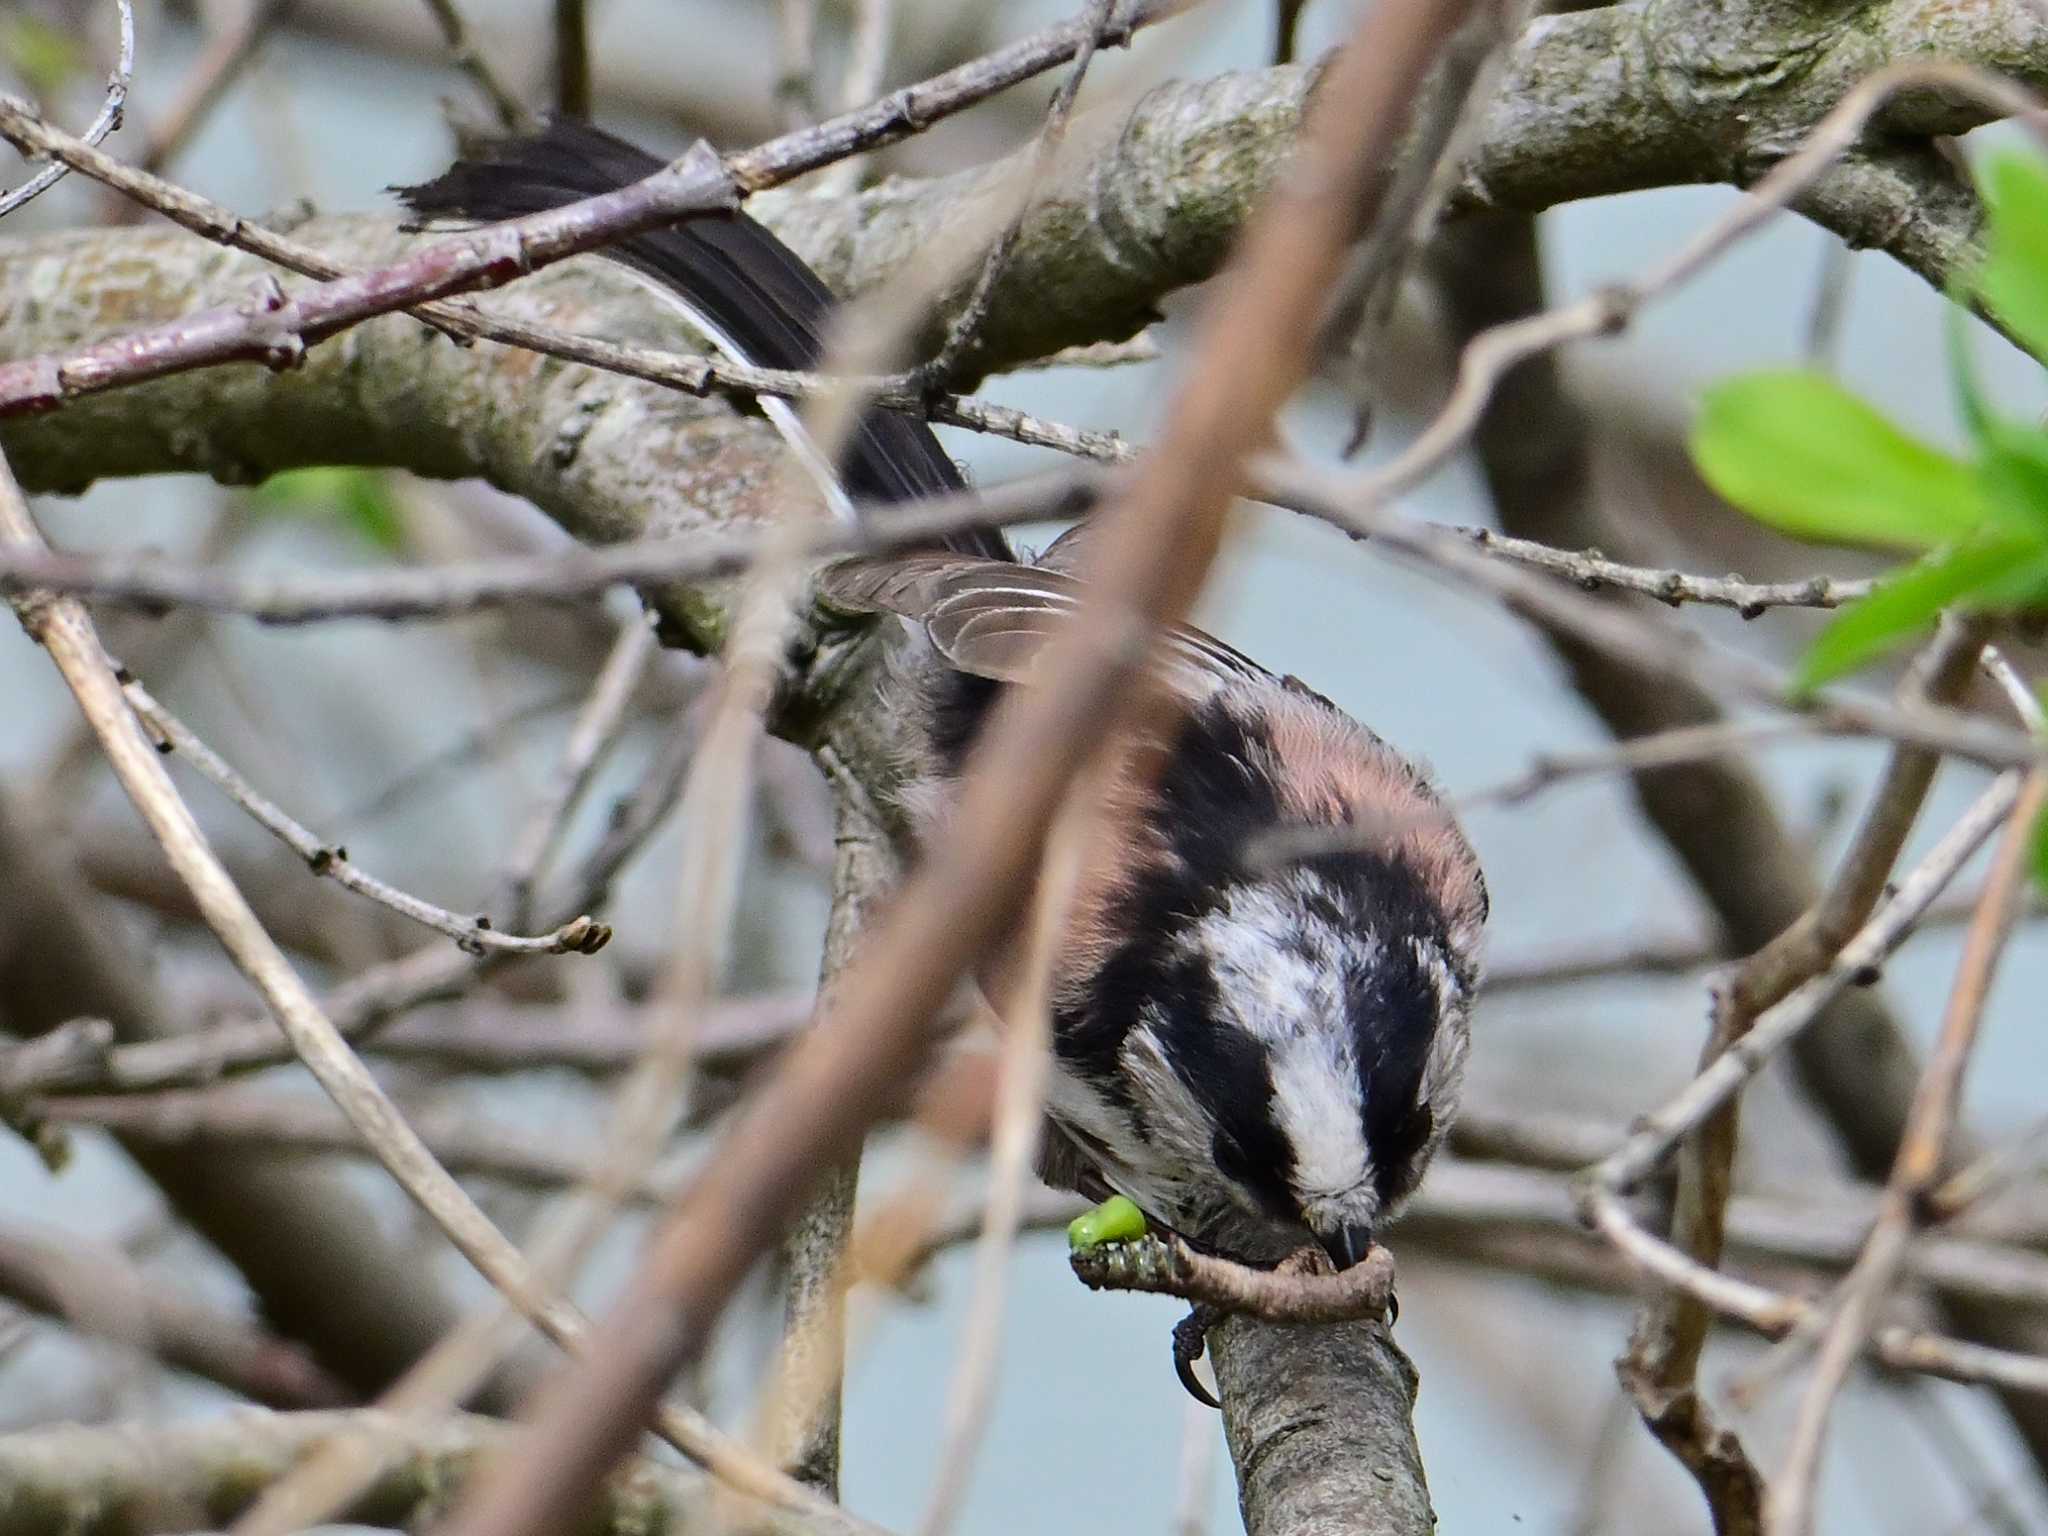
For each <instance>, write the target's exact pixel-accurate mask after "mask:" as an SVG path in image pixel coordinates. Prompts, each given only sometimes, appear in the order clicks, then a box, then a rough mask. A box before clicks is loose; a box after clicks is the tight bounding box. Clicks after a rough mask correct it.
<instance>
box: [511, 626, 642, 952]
mask: <svg viewBox="0 0 2048 1536" xmlns="http://www.w3.org/2000/svg"><path fill="white" fill-rule="evenodd" d="M654 651H655V642H654V630H653V627H652V626H651V625H650V624H649V623H648V622H647V620H646V618H645V616H644V615H636V616H635V617H634V618H633V619H631V620H629V621H628V622H627V623H626V624H625V625H624V626H623V627H622V628H621V629H620V631H619V638H618V640H617V641H616V642H615V643H614V644H613V646H612V650H611V654H610V655H609V656H607V657H606V658H605V663H604V667H603V668H602V670H600V671H599V673H598V675H597V681H596V682H595V683H594V684H592V685H591V690H590V697H589V698H588V699H587V700H586V701H585V703H584V705H583V708H582V709H581V710H580V711H578V713H577V716H576V723H575V724H574V725H572V726H571V727H570V728H569V739H568V740H567V741H566V742H564V743H563V746H562V756H561V759H560V761H559V762H557V763H556V765H555V770H554V773H553V775H552V776H551V777H550V779H549V781H548V786H547V788H546V790H545V791H544V792H543V794H542V795H541V798H540V800H539V801H538V803H537V804H535V805H534V807H533V809H532V810H531V811H530V812H529V813H528V816H527V819H526V822H525V824H524V826H523V827H522V828H521V829H520V832H519V835H518V836H517V837H516V838H514V839H513V843H512V851H511V852H510V853H509V854H508V855H507V856H506V859H505V868H504V870H503V872H502V873H501V874H500V876H499V888H500V893H501V894H500V895H499V897H498V902H499V905H500V906H501V907H502V908H503V910H504V911H505V913H506V914H507V919H506V920H507V921H508V922H510V923H511V925H512V926H513V927H514V928H524V927H525V926H526V925H527V924H528V923H530V922H532V921H533V887H534V882H535V881H536V880H537V879H539V878H540V875H541V871H542V869H543V867H544V866H545V865H546V863H547V860H548V855H549V854H550V853H551V852H552V851H553V849H554V846H555V843H556V840H557V839H558V838H560V836H561V835H562V829H563V827H564V826H565V825H566V824H567V822H568V820H569V817H570V814H571V813H572V812H573V811H574V810H575V809H576V805H577V802H578V801H579V800H580V799H581V798H582V796H583V792H584V791H585V790H586V789H587V788H588V787H589V785H590V779H591V775H592V774H594V773H595V772H596V771H597V769H598V766H599V765H600V764H601V763H602V762H603V761H604V757H605V753H606V752H607V751H609V750H610V748H611V746H612V745H613V743H615V742H616V741H617V740H618V737H619V732H620V731H621V730H622V729H623V728H624V726H625V724H626V720H627V709H628V707H629V706H630V705H631V704H632V702H633V693H634V690H635V689H636V688H638V687H639V684H640V678H641V675H642V674H643V673H644V672H645V671H646V670H647V663H648V662H649V661H650V660H651V659H652V658H653V655H654Z"/></svg>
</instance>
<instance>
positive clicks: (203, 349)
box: [0, 0, 1186, 416]
mask: <svg viewBox="0 0 2048 1536" xmlns="http://www.w3.org/2000/svg"><path fill="white" fill-rule="evenodd" d="M1184 3H1186V0H1140V3H1139V4H1138V5H1137V6H1136V9H1135V10H1134V12H1133V14H1132V15H1131V16H1130V17H1128V18H1127V20H1126V23H1125V25H1124V27H1123V32H1122V35H1128V34H1129V33H1130V32H1131V31H1133V30H1135V29H1136V28H1137V27H1138V26H1140V25H1142V24H1144V23H1145V22H1147V21H1152V20H1157V19H1159V18H1160V17H1161V16H1163V15H1166V14H1170V13H1171V12H1172V11H1173V10H1175V9H1177V8H1178V7H1179V6H1180V5H1181V4H1184ZM1094 37H1095V34H1094V33H1093V32H1091V31H1089V30H1087V29H1086V28H1083V27H1079V26H1076V25H1074V24H1072V23H1069V24H1067V25H1065V26H1058V27H1051V28H1048V29H1046V30H1045V31H1042V32H1039V33H1037V34H1035V35H1033V36H1032V37H1029V38H1026V39H1023V40H1022V41H1020V42H1017V43H1013V44H1011V45H1009V46H1008V47H1005V48H1001V49H997V50H996V51H994V52H993V53H990V54H987V55H984V56H983V57H982V58H979V59H976V60H973V61H972V62H970V63H968V64H964V65H961V66H959V67H958V68H955V69H952V70H948V71H946V72H945V73H943V74H940V75H937V76H934V77H933V78H932V79H930V80H927V81H923V82H921V83H920V84H918V85H914V86H909V87H906V88H905V89H903V90H901V91H895V92H892V93H890V95H888V96H886V97H884V98H882V99H881V100H880V101H877V102H875V103H873V104H871V105H869V106H867V107H863V108H861V109H859V110H857V111H854V112H849V113H846V114H844V115H842V116H840V117H838V118H834V119H833V120H832V121H830V122H826V123H821V124H819V125H818V126H817V127H816V128H812V129H806V130H803V131H801V132H799V133H794V134H785V135H783V136H782V137H781V138H778V139H772V140H770V141H769V142H767V143H766V144H763V145H760V146H758V147H756V148H754V149H751V150H747V151H744V152H741V153H739V154H735V155H731V156H727V157H725V158H724V159H723V160H721V159H720V158H719V157H718V156H717V155H715V154H714V153H713V152H712V151H711V150H710V149H709V148H708V146H705V145H702V144H699V145H696V146H693V147H692V148H691V149H690V150H688V151H686V152H685V153H684V154H683V155H682V156H681V157H680V158H679V159H677V160H675V161H673V162H671V163H670V164H669V165H667V166H665V167H663V168H662V169H661V170H660V171H657V172H655V173H654V174H653V175H651V176H649V177H647V178H646V179H644V180H642V181H639V182H635V183H633V184H632V185H630V186H627V187H622V188H619V189H617V190H616V191H612V192H607V193H603V194H600V195H598V196H596V197H590V198H585V199H582V200H580V201H578V202H574V203H569V204H565V205H564V206H562V207H560V208H555V209H552V210H549V211H547V212H545V213H539V214H533V215H529V216H528V217H526V218H523V219H515V220H512V221H510V222H508V223H504V224H496V225H492V226H490V227H488V228H487V229H481V230H471V231H468V232H466V233H465V234H463V235H461V236H459V237H457V238H454V239H449V240H441V241H434V242H430V243H427V244H425V245H422V246H420V247H418V248H417V249H415V250H414V251H412V252H411V253H409V254H408V255H406V256H404V257H402V258H400V259H399V260H398V261H396V262H394V263H392V264H391V265H390V266H388V267H385V268H382V269H379V270H377V271H375V272H368V273H357V274H351V275H348V276H341V277H332V278H329V279H328V280H327V281H325V282H323V283H321V284H318V285H316V286H314V287H312V288H309V289H306V290H303V291H302V292H300V293H298V294H297V295H295V296H287V295H286V294H285V293H284V291H283V290H282V288H280V287H279V286H278V285H277V284H276V283H275V281H274V280H273V281H269V282H266V283H259V284H258V285H257V291H256V293H255V294H254V295H253V296H252V299H251V302H250V303H248V304H245V305H242V306H239V307H231V308H219V309H213V310H208V311H202V312H200V313H198V314H194V315H188V316H185V317H182V318H181V319H179V320H177V321H174V322H171V323H168V324H165V325H161V326H156V327H153V328H151V329H149V330H147V331H143V332H136V333H131V334H129V335H127V336H123V337H118V338H115V339H114V340H112V341H108V342H101V343H98V344H95V345H91V346H87V347H85V348H83V349H81V350H80V351H79V352H77V353H74V354H72V355H71V356H68V357H64V358H58V357H49V356H45V357H36V358H24V359H19V360H16V361H12V362H8V363H4V364H0V416H5V415H15V414H21V413H23V412H33V411H41V410H50V409H54V408H56V407H58V406H61V405H62V404H64V403H65V402H66V401H68V400H71V399H75V398H77V397H78V396H80V395H83V394H91V393H95V392H97V391H99V390H102V389H109V388H113V387H116V386H118V385H122V384H129V383H136V382H140V381H141V380H143V379H149V378H158V377H162V376H164V375H166V374H170V373H177V372H182V371H184V370H187V369H191V368H198V367H206V366H211V365H212V364H215V363H223V362H235V361H253V362H262V363H264V364H266V365H267V366H270V367H274V368H289V367H292V366H295V365H296V363H297V361H298V360H299V359H300V358H301V357H302V356H303V354H304V350H305V348H306V347H308V346H311V345H315V344H317V343H319V342H321V341H324V340H326V339H328V338H329V337H331V336H334V335H336V334H338V333H339V332H341V331H342V330H345V329H347V328H348V327H350V326H352V325H354V324H356V323H358V322H360V321H362V320H366V319H370V318H372V317H374V316H376V315H380V314H386V313H389V312H391V311H394V310H415V311H417V310H420V309H421V308H422V307H423V306H425V305H427V304H428V303H429V302H430V301H433V300H436V299H440V298H443V297H446V296H447V295H450V294H454V293H457V292H460V291H463V290H465V289H469V288H477V287H490V286H493V285H495V284H500V283H505V282H509V281H511V280H512V279H513V278H515V277H519V276H522V275H524V274H525V273H527V272H530V271H532V270H534V269H535V268H537V267H541V266H546V265H549V264H551V263H552V262H555V261H558V260H562V259H564V258H565V257H568V256H570V255H574V254H577V253H579V252H582V251H586V250H591V249H595V248H597V247H599V246H602V245H604V244H607V243H609V242H612V241H615V240H618V239H621V238H623V237H624V236H626V235H628V234H632V233H635V232H637V231H640V230H644V229H650V228H653V227H656V226H657V225H661V224H667V223H673V222H674V221H675V220H677V219H679V218H684V217H687V216H689V215H691V214H695V213H706V212H712V211H716V210H720V209H725V208H730V207H732V206H734V205H735V204H736V203H737V202H738V201H739V200H740V199H742V198H744V197H747V196H750V195H752V194H753V193H755V192H759V191H763V190H766V189H767V188H769V187H773V186H778V185H780V184H781V183H783V182H785V181H788V180H790V179H791V178H793V177H795V176H798V175H801V174H803V173H804V172H805V171H808V170H813V169H815V168H817V167H818V166H821V165H826V164H829V163H831V162H832V161H834V160H837V159H840V158H843V157H844V156H845V155H847V154H850V153H853V152H854V151H856V150H858V149H864V148H873V147H877V146H880V145H884V144H890V143H894V142H896V141H897V140H899V139H901V138H903V137H905V136H906V135H907V134H909V133H911V132H913V131H917V130H919V129H922V128H924V127H926V126H928V125H929V124H930V123H931V122H933V121H935V120H937V119H938V118H941V117H945V116H948V115H950V114H952V113H955V112H959V111H964V110H965V109H966V108H968V107H970V106H972V105H974V104H975V103H976V102H979V101H982V100H985V99H986V98H987V97H989V96H991V95H993V94H995V93H996V92H997V91H1000V90H1003V89H1005V88H1007V87H1008V86H1010V85H1014V84H1016V83H1017V82H1018V81H1019V80H1023V79H1028V78H1029V77H1030V76H1031V75H1033V74H1036V73H1038V72H1039V71H1041V70H1045V69H1050V68H1053V67H1055V66H1057V65H1058V64H1060V63H1063V62H1064V61H1065V60H1066V59H1068V58H1070V57H1072V55H1073V54H1074V52H1075V51H1076V50H1078V49H1079V48H1080V47H1081V46H1083V45H1084V44H1085V43H1086V42H1088V41H1089V40H1091V39H1093V38H1094ZM0 137H4V138H6V139H8V140H9V141H10V142H11V143H14V144H16V145H17V147H23V148H27V149H30V150H33V151H35V152H38V153H49V154H52V155H55V156H57V157H58V158H59V159H62V160H64V161H65V162H66V163H67V164H73V165H74V166H76V167H78V168H81V169H83V168H84V167H85V166H87V165H91V166H92V167H93V168H94V169H93V172H92V174H94V175H95V176H96V177H97V179H101V180H104V181H106V182H107V183H108V184H109V185H115V186H120V187H122V189H123V190H126V186H127V185H134V184H136V183H137V182H138V181H139V180H140V178H141V174H142V173H139V172H132V171H128V170H126V168H124V167H120V166H119V165H118V163H117V162H109V161H108V157H105V156H99V155H98V154H97V152H96V151H93V150H92V149H90V148H89V147H83V146H80V145H79V144H78V143H77V141H75V140H71V139H70V138H69V136H68V135H65V134H61V133H58V132H56V131H55V130H54V129H52V128H50V126H49V125H48V124H47V123H45V122H43V120H42V119H41V118H40V117H39V116H38V115H37V114H36V113H35V112H33V111H32V110H30V109H29V108H28V107H27V106H26V105H25V104H23V103H21V102H19V101H14V100H12V99H11V98H0ZM124 183H125V184H126V185H124ZM187 200H188V202H189V203H190V204H191V205H193V208H194V209H195V210H196V211H195V212H194V213H193V215H192V220H193V221H191V222H188V220H187V219H183V218H181V219H180V222H187V223H188V227H191V228H194V229H195V230H197V231H198V232H200V233H202V234H205V235H207V237H208V238H211V239H215V240H220V241H226V240H227V239H228V237H229V236H230V235H233V236H237V237H239V238H240V239H241V240H245V241H248V242H250V245H249V248H250V249H255V248H256V246H255V242H256V241H257V240H259V239H260V238H261V237H260V236H259V235H257V234H255V233H252V231H251V229H250V227H249V225H248V224H247V223H246V222H245V221H243V220H241V219H239V218H236V217H234V216H232V215H230V216H229V220H228V222H227V224H226V225H225V226H221V225H220V224H219V223H218V221H217V220H216V219H214V218H212V217H211V215H210V212H209V210H210V208H211V205H208V204H206V203H205V201H204V200H203V199H192V198H189V195H187ZM265 243H266V244H269V243H271V242H265ZM266 254H267V253H266ZM430 316H431V312H430ZM436 323H439V321H438V318H437V320H436Z"/></svg>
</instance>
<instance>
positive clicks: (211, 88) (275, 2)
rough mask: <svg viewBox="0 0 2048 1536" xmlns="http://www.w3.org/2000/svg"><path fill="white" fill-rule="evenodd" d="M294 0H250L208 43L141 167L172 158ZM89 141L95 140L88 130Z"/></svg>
mask: <svg viewBox="0 0 2048 1536" xmlns="http://www.w3.org/2000/svg"><path fill="white" fill-rule="evenodd" d="M296 3H297V0H252V3H251V4H250V5H249V6H248V7H247V8H246V9H245V10H244V11H243V12H242V14H241V15H240V16H239V17H238V18H236V21H235V24H234V26H232V27H229V28H228V29H226V30H225V31H223V32H221V33H220V34H219V35H218V36H216V37H215V38H214V39H213V40H212V41H211V42H209V43H208V44H207V46H206V52H205V53H203V54H201V55H200V56H199V61H198V62H197V63H196V64H194V65H193V66H192V70H191V73H190V74H189V75H188V76H187V77H186V78H185V81H184V83H183V84H182V85H180V86H179V88H178V96H177V99H176V100H175V101H173V102H172V103H171V105H170V106H169V108H167V109H166V110H165V112H164V115H163V120H162V121H161V122H160V123H158V124H157V125H156V127H155V128H154V129H153V130H152V131H151V133H150V135H149V143H148V145H147V147H145V148H144V149H143V151H142V156H141V159H140V162H139V163H140V164H141V166H142V168H143V169H144V170H145V171H160V170H162V169H163V168H164V167H165V166H167V165H169V164H170V163H171V161H172V160H173V159H174V158H176V156H177V154H178V152H179V151H180V150H181V149H183V148H184V147H185V145H186V143H187V141H189V140H190V139H191V137H192V135H193V134H194V133H195V132H196V131H197V130H198V128H199V126H200V124H202V123H204V122H205V121H206V119H207V117H208V115H209V114H210V113H211V112H212V111H213V109H214V108H215V107H217V106H218V105H220V103H221V101H222V100H223V99H224V98H225V97H226V95H227V93H228V87H229V85H231V84H232V83H233V82H234V81H235V79H236V78H237V77H238V76H239V75H240V74H241V73H242V71H243V70H245V69H247V68H248V67H249V64H250V62H251V61H252V60H253V59H254V58H255V57H256V55H257V54H258V53H259V52H260V51H261V50H262V47H263V42H264V39H266V38H267V37H269V36H270V34H271V33H272V32H273V31H275V30H276V29H277V27H278V26H279V25H280V24H281V23H283V22H284V21H285V19H286V18H287V17H289V16H290V15H291V10H292V7H293V5H295V4H296ZM86 142H87V143H89V144H93V143H98V142H99V141H98V140H97V139H94V138H93V137H92V136H91V135H90V134H88V135H87V136H86Z"/></svg>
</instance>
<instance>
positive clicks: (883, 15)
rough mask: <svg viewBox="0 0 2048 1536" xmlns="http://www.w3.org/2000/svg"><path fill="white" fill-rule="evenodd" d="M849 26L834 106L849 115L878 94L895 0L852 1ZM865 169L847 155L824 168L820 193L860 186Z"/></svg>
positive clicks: (856, 158) (885, 71)
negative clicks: (851, 18)
mask: <svg viewBox="0 0 2048 1536" xmlns="http://www.w3.org/2000/svg"><path fill="white" fill-rule="evenodd" d="M851 9H852V11H853V25H852V27H851V28H850V29H849V31H848V34H847V42H846V67H845V69H844V71H843V72H842V74H841V76H840V81H839V91H838V105H839V110H840V111H842V112H850V111H852V110H853V109H854V108H856V107H862V106H865V105H867V103H869V102H871V101H873V100H874V99H875V98H876V97H877V96H879V95H880V94H881V93H882V81H883V79H884V78H885V77H886V76H887V75H888V72H889V43H890V41H891V40H892V38H893V37H894V34H895V31H896V5H895V0H853V3H852V7H851ZM866 166H867V157H866V156H864V155H848V156H847V157H846V158H845V159H844V160H841V161H839V162H837V163H836V164H833V165H829V166H827V167H826V168H825V170H824V173H823V174H822V175H820V176H819V178H818V185H819V187H820V189H821V190H827V191H841V192H850V191H852V190H853V188H854V187H856V186H858V185H859V184H860V179H861V175H862V173H863V171H864V170H865V169H866Z"/></svg>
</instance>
